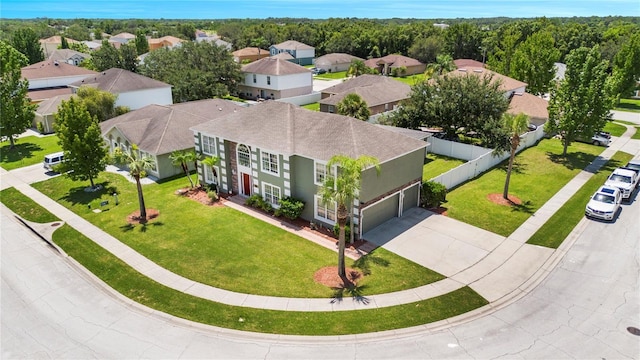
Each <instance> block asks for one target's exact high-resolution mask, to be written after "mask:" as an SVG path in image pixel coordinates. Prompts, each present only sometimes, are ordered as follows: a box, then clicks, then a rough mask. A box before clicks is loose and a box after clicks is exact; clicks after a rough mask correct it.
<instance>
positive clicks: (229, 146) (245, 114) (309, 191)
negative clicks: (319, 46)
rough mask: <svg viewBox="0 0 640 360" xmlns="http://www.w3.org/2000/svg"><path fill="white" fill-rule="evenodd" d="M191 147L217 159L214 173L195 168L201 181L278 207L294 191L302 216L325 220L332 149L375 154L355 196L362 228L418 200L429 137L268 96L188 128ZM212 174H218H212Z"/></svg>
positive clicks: (329, 209) (331, 215)
mask: <svg viewBox="0 0 640 360" xmlns="http://www.w3.org/2000/svg"><path fill="white" fill-rule="evenodd" d="M191 130H192V131H193V136H194V141H195V148H196V151H197V152H200V153H202V154H204V155H207V156H209V155H217V156H219V157H220V159H221V161H220V164H219V166H217V167H216V169H215V170H216V171H215V173H216V174H217V175H215V176H214V175H213V174H214V172H213V171H212V170H211V169H208V168H207V167H203V166H201V167H200V168H199V169H198V173H199V176H200V180H201V182H203V183H217V184H218V185H219V186H218V188H219V191H221V192H222V193H231V194H238V195H239V196H242V197H248V196H250V195H253V194H259V195H261V196H262V197H263V198H264V199H265V200H267V201H268V202H270V203H271V204H272V205H274V206H275V207H277V206H278V200H279V199H281V198H282V197H285V196H293V197H295V198H298V199H301V200H303V201H304V202H305V204H306V205H305V209H304V211H303V213H302V218H303V219H306V220H308V221H313V222H315V223H319V224H322V225H325V226H332V225H334V224H335V221H336V207H335V204H333V205H329V206H326V205H324V204H322V203H321V202H320V201H319V199H318V197H317V196H316V194H317V192H318V189H319V187H320V186H321V184H322V183H323V181H324V178H325V177H326V176H327V173H328V171H336V170H335V169H327V167H326V164H327V162H328V161H329V159H330V158H331V157H332V156H334V155H338V154H341V155H347V156H350V157H353V158H357V157H359V156H361V155H369V156H374V157H376V158H377V159H378V160H379V162H380V168H381V171H380V174H377V172H376V171H375V169H374V168H369V169H365V170H364V171H363V174H362V188H361V191H360V197H359V199H357V200H356V201H355V204H354V206H355V214H356V218H355V225H356V230H357V233H358V234H364V233H366V232H367V231H369V230H371V229H373V228H374V227H376V226H378V225H380V224H382V223H383V222H385V221H387V220H389V219H391V218H393V217H398V216H402V214H403V212H404V211H406V210H407V209H409V208H413V207H416V206H418V201H419V194H420V184H421V180H422V165H423V163H424V158H425V156H426V146H427V143H426V142H425V141H422V140H418V139H416V138H414V137H410V136H406V135H403V134H401V133H399V132H396V131H390V130H389V129H387V128H385V127H381V126H376V125H372V124H369V123H366V122H364V121H360V120H356V119H354V118H350V117H346V116H342V115H336V114H329V113H321V112H316V111H310V110H306V109H304V108H300V107H298V106H295V105H292V104H287V103H282V102H277V101H267V102H264V103H261V104H258V105H255V106H250V107H248V108H245V109H242V110H241V111H238V112H235V113H233V114H229V115H226V116H221V117H219V118H217V119H214V120H211V121H209V122H206V123H202V124H199V125H196V126H192V127H191ZM216 176H217V177H216Z"/></svg>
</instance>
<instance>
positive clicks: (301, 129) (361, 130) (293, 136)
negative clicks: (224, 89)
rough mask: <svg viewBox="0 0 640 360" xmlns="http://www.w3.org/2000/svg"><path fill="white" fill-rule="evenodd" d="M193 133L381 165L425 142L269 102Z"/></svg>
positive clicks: (344, 118)
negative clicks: (373, 160) (360, 158)
mask: <svg viewBox="0 0 640 360" xmlns="http://www.w3.org/2000/svg"><path fill="white" fill-rule="evenodd" d="M191 129H192V130H193V131H196V132H201V133H204V134H208V135H214V136H220V137H222V138H224V139H226V140H229V141H234V142H238V143H245V144H249V145H252V146H257V147H259V148H261V149H265V150H269V151H274V152H278V153H282V154H288V155H299V156H304V157H307V158H311V159H317V160H326V161H328V160H329V159H330V158H331V157H332V156H333V155H337V154H342V155H347V156H350V157H353V158H357V157H358V156H361V155H370V156H374V157H376V158H378V160H379V161H380V162H381V163H382V162H385V161H388V160H391V159H393V158H396V157H398V156H400V155H403V154H406V153H408V152H411V151H415V150H417V149H421V148H424V147H425V146H426V143H425V142H423V141H419V140H416V139H414V138H411V137H407V136H404V135H401V134H398V133H396V132H393V131H389V130H386V129H384V128H382V127H379V126H376V125H373V124H369V123H367V122H364V121H361V120H357V119H354V118H351V117H347V116H342V115H337V114H329V113H322V112H317V111H311V110H307V109H304V108H301V107H298V106H296V105H292V104H287V103H283V102H278V101H266V102H264V103H261V104H258V105H255V106H250V107H248V108H246V109H243V110H241V111H238V112H236V113H234V114H230V115H227V116H223V117H220V118H217V119H215V120H211V121H209V122H206V123H203V124H200V125H196V126H193V127H192V128H191Z"/></svg>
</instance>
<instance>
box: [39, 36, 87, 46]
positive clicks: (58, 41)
mask: <svg viewBox="0 0 640 360" xmlns="http://www.w3.org/2000/svg"><path fill="white" fill-rule="evenodd" d="M65 39H66V40H67V42H68V43H69V44H74V43H79V42H80V41H78V40H73V39H72V38H68V37H66V38H65ZM38 41H39V42H40V43H41V44H43V43H45V44H62V36H60V35H54V36H50V37H48V38H46V39H40V40H38Z"/></svg>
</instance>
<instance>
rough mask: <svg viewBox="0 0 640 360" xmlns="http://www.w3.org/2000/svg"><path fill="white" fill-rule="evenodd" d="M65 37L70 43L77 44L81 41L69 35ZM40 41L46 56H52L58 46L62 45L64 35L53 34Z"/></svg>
mask: <svg viewBox="0 0 640 360" xmlns="http://www.w3.org/2000/svg"><path fill="white" fill-rule="evenodd" d="M65 39H66V40H67V43H68V44H77V43H79V42H80V41H78V40H74V39H71V38H68V37H65ZM39 42H40V47H41V48H42V51H43V52H44V57H46V58H48V57H49V56H51V54H53V52H54V51H55V50H57V49H58V47H60V46H61V45H62V36H60V35H55V36H51V37H48V38H46V39H40V40H39Z"/></svg>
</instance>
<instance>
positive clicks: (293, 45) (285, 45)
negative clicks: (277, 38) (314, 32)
mask: <svg viewBox="0 0 640 360" xmlns="http://www.w3.org/2000/svg"><path fill="white" fill-rule="evenodd" d="M271 46H273V47H275V48H277V49H284V50H309V49H315V48H314V47H313V46H310V45H307V44H303V43H301V42H299V41H295V40H287V41H283V42H281V43H280V44H276V45H271Z"/></svg>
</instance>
